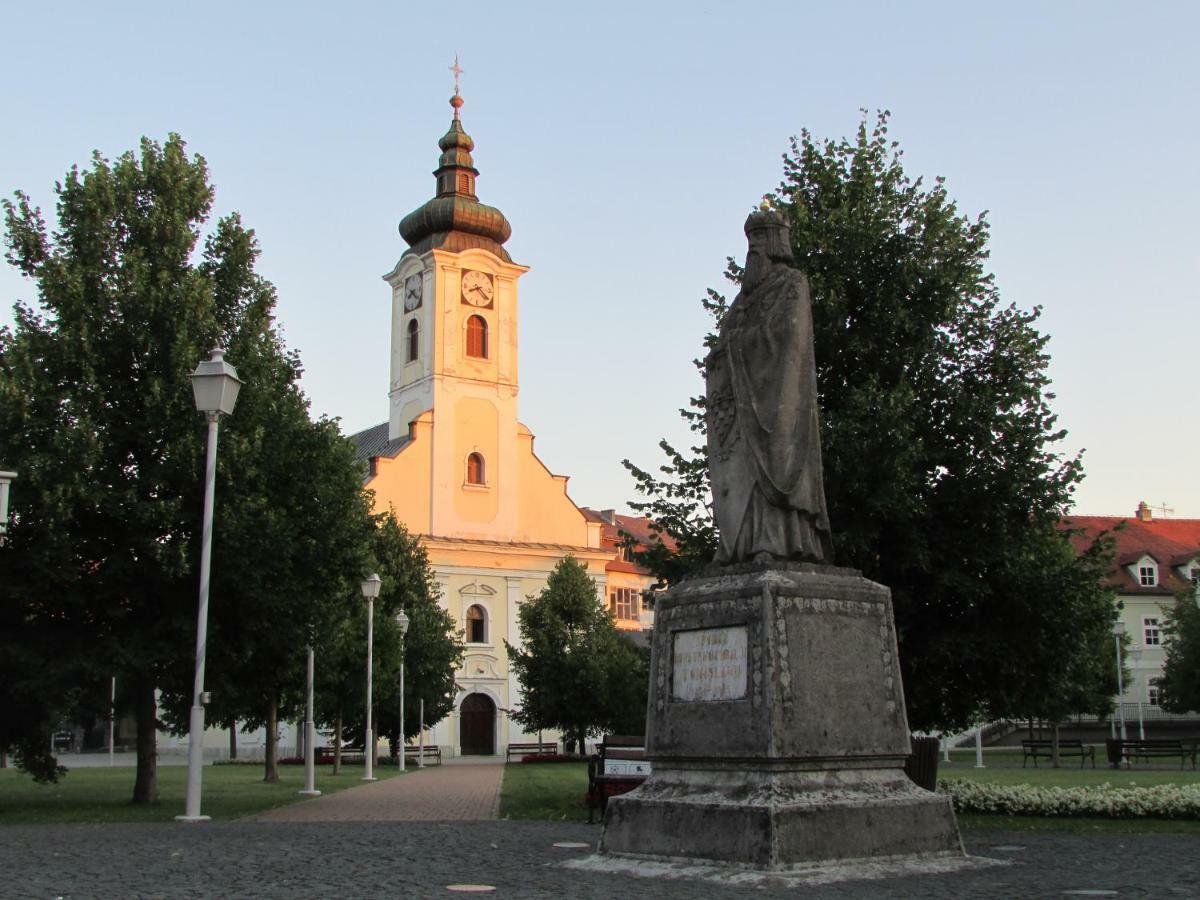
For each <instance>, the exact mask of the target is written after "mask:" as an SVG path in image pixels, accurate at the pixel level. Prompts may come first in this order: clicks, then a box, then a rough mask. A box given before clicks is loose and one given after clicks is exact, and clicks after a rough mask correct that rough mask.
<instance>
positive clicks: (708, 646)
mask: <svg viewBox="0 0 1200 900" xmlns="http://www.w3.org/2000/svg"><path fill="white" fill-rule="evenodd" d="M747 644H748V631H747V628H746V626H745V625H734V626H731V627H728V628H697V629H695V630H693V631H677V632H675V640H674V647H673V648H672V653H671V662H672V667H671V697H672V699H674V700H683V701H685V702H695V701H712V700H741V699H742V698H743V697H745V696H746V685H747V678H746V671H747V666H746V648H747Z"/></svg>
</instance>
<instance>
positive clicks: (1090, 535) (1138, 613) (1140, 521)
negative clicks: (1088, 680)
mask: <svg viewBox="0 0 1200 900" xmlns="http://www.w3.org/2000/svg"><path fill="white" fill-rule="evenodd" d="M1062 527H1063V528H1065V529H1068V530H1069V531H1070V534H1071V543H1072V544H1073V545H1074V546H1075V548H1076V550H1077V551H1079V552H1083V551H1084V550H1086V549H1087V548H1088V547H1090V546H1091V544H1092V542H1093V541H1094V540H1095V539H1096V538H1097V537H1100V536H1101V535H1107V536H1109V537H1110V538H1111V539H1112V540H1113V542H1114V544H1115V557H1114V559H1113V566H1112V568H1111V569H1110V571H1109V573H1108V585H1109V586H1110V587H1111V588H1112V589H1113V590H1114V591H1115V592H1116V596H1117V602H1118V609H1119V610H1120V618H1119V621H1118V625H1117V628H1118V629H1121V628H1123V629H1124V631H1125V633H1126V634H1128V635H1129V637H1130V643H1129V651H1128V654H1129V655H1128V659H1127V660H1126V663H1127V665H1128V668H1129V670H1130V673H1131V678H1130V679H1129V683H1128V684H1126V685H1125V686H1124V687H1125V690H1124V693H1123V694H1122V696H1121V701H1122V704H1123V706H1124V707H1125V712H1126V718H1127V719H1128V718H1129V717H1130V715H1137V714H1138V712H1139V710H1138V706H1139V704H1140V705H1141V707H1142V708H1141V710H1140V712H1141V713H1142V714H1143V715H1144V714H1146V713H1147V711H1148V712H1149V714H1150V715H1152V716H1153V717H1155V718H1158V717H1160V715H1161V714H1160V712H1159V711H1158V709H1157V707H1158V686H1157V682H1158V679H1159V678H1160V677H1161V675H1162V669H1163V662H1164V657H1165V653H1164V644H1165V642H1166V640H1167V635H1166V634H1165V632H1164V630H1163V625H1164V620H1165V616H1166V613H1167V612H1168V611H1169V610H1170V609H1171V607H1172V606H1174V604H1175V599H1176V597H1178V596H1179V595H1180V594H1182V593H1184V592H1187V591H1191V592H1192V593H1193V596H1196V597H1197V598H1198V600H1200V593H1198V585H1200V519H1167V518H1160V519H1156V518H1154V511H1153V510H1152V509H1151V508H1150V507H1149V506H1148V505H1147V504H1146V503H1145V501H1143V502H1141V503H1139V504H1138V506H1137V510H1136V511H1135V512H1134V514H1133V515H1132V516H1068V517H1066V518H1064V519H1063V521H1062Z"/></svg>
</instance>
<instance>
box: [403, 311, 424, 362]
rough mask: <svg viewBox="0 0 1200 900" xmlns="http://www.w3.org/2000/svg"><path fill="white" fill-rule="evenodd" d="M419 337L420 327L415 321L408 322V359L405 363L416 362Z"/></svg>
mask: <svg viewBox="0 0 1200 900" xmlns="http://www.w3.org/2000/svg"><path fill="white" fill-rule="evenodd" d="M420 337H421V326H420V325H418V324H417V320H416V319H409V320H408V359H407V360H405V361H406V362H416V361H417V352H418V350H419V344H420Z"/></svg>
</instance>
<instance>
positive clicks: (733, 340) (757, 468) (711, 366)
mask: <svg viewBox="0 0 1200 900" xmlns="http://www.w3.org/2000/svg"><path fill="white" fill-rule="evenodd" d="M767 266H768V268H767V272H766V274H765V276H764V277H763V278H762V279H761V280H760V281H759V282H758V283H757V284H755V285H753V286H752V287H750V288H749V290H747V291H743V292H742V293H739V294H738V296H737V298H736V299H735V300H734V302H733V304H732V305H731V306H730V308H729V310H728V312H727V313H726V316H725V319H724V322H723V323H722V327H721V331H720V335H719V337H718V338H717V341H716V343H715V344H714V346H713V347H712V349H711V351H710V352H709V356H708V358H707V360H706V361H705V370H706V377H707V385H708V386H707V402H706V407H707V421H708V462H709V471H710V477H711V482H712V492H713V515H714V518H715V520H716V523H717V527H718V528H719V529H720V533H721V543H720V546H719V548H718V550H717V556H716V561H717V562H718V563H721V564H729V563H738V562H750V561H755V560H766V559H792V560H809V561H813V562H823V561H831V560H832V558H833V552H832V542H831V538H830V530H829V514H828V512H827V511H826V508H825V490H824V485H823V483H822V475H821V437H820V431H819V425H818V418H817V375H816V364H815V361H814V359H813V328H812V305H811V300H810V298H809V292H808V279H806V278H805V277H804V275H803V274H802V273H801V272H800V271H798V270H797V269H794V268H792V267H791V266H789V265H787V264H786V263H783V262H779V261H773V262H771V263H769V264H767Z"/></svg>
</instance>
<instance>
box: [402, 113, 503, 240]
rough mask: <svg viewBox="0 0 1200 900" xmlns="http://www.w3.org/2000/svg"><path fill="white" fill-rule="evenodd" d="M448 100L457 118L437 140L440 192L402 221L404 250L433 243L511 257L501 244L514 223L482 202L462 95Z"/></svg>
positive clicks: (437, 177)
mask: <svg viewBox="0 0 1200 900" xmlns="http://www.w3.org/2000/svg"><path fill="white" fill-rule="evenodd" d="M450 105H451V106H453V107H454V119H453V120H452V121H451V122H450V130H449V131H447V132H446V133H445V134H444V135H443V136H442V139H441V140H440V141H438V147H439V148H441V151H442V155H441V157H440V158H439V159H438V167H437V169H436V170H435V171H434V173H433V175H434V178H436V179H437V195H436V196H435V197H434V198H433V199H432V200H429V201H427V202H425V203H423V204H422V205H421V206H419V207H417V208H416V209H414V210H413V211H412V212H410V213H409V214H408V215H407V216H405V217H404V218H403V219H401V220H400V236H401V237H402V238H404V240H405V241H407V242H408V245H409V248H408V250H406V251H405V255H406V256H407V255H408V254H409V253H424V252H425V251H427V250H432V249H434V248H436V249H439V250H449V251H451V252H455V253H457V252H460V251H462V250H469V249H471V248H478V249H480V250H487V251H489V252H491V253H494V254H495V255H496V256H498V257H500V258H501V259H503V260H504V261H505V262H512V258H511V257H510V256H509V255H508V251H507V250H505V249H504V247H503V246H502V245H503V244H504V242H505V241H507V240H508V239H509V236H510V235H512V226H511V225H509V224H508V219H506V218H504V213H502V212H500V210H498V209H496V208H495V207H494V206H487V205H485V204H483V203H480V202H479V198H478V197H476V196H475V178H476V177H477V176H478V175H479V170H478V169H476V168H475V161H474V160H473V159H472V158H471V151H472V150H474V149H475V142H474V141H473V140H471V136H470V135H469V134H467V133H466V132H465V131H464V130H463V127H462V122H460V121H459V118H458V111H459V109H460V108H461V107H462V105H463V99H462V97H460V96H459V95H458V94H457V93H455V95H454V96H453V97H451V98H450Z"/></svg>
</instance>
